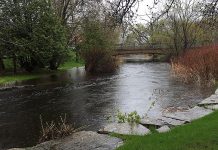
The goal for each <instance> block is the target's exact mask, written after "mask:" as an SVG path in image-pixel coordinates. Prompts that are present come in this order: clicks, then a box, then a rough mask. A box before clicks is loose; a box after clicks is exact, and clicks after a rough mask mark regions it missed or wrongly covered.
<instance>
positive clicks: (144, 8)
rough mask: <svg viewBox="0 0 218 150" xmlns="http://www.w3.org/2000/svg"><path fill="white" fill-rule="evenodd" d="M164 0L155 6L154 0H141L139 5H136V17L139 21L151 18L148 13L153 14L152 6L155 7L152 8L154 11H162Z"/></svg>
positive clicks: (142, 21)
mask: <svg viewBox="0 0 218 150" xmlns="http://www.w3.org/2000/svg"><path fill="white" fill-rule="evenodd" d="M164 1H165V0H162V1H161V2H159V3H158V4H157V5H156V6H155V8H153V6H154V0H141V1H140V2H139V4H138V5H136V6H135V8H134V11H135V12H137V14H138V16H137V18H135V20H136V22H137V23H146V20H149V17H148V16H147V15H149V14H151V11H150V10H149V7H150V8H153V9H152V10H153V11H154V12H157V11H160V10H161V9H163V5H164Z"/></svg>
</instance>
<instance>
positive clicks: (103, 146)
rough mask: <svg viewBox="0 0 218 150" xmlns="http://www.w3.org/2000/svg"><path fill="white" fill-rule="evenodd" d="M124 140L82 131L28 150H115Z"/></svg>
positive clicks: (27, 149)
mask: <svg viewBox="0 0 218 150" xmlns="http://www.w3.org/2000/svg"><path fill="white" fill-rule="evenodd" d="M122 144H123V142H122V140H121V139H119V138H116V137H111V136H109V135H103V134H98V133H96V132H92V131H81V132H77V133H74V134H73V135H71V136H69V137H66V138H64V139H61V140H53V141H48V142H44V143H41V144H39V145H36V146H34V147H31V148H26V150H114V149H116V148H117V147H119V146H121V145H122Z"/></svg>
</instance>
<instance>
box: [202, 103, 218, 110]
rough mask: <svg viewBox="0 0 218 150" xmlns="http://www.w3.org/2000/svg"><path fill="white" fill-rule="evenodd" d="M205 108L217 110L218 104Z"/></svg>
mask: <svg viewBox="0 0 218 150" xmlns="http://www.w3.org/2000/svg"><path fill="white" fill-rule="evenodd" d="M204 108H207V109H211V110H217V109H218V104H216V105H205V106H204Z"/></svg>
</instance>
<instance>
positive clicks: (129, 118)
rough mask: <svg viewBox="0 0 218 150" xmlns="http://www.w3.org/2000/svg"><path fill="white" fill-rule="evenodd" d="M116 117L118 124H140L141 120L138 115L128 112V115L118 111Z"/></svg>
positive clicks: (134, 112)
mask: <svg viewBox="0 0 218 150" xmlns="http://www.w3.org/2000/svg"><path fill="white" fill-rule="evenodd" d="M116 117H117V119H118V122H119V123H125V122H128V123H140V120H141V117H140V116H139V115H138V113H137V112H136V111H133V112H130V113H129V114H126V113H122V112H120V111H118V113H117V116H116Z"/></svg>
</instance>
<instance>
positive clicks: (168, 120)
mask: <svg viewBox="0 0 218 150" xmlns="http://www.w3.org/2000/svg"><path fill="white" fill-rule="evenodd" d="M160 119H161V120H162V121H164V123H165V125H169V126H180V125H183V124H185V123H187V121H183V120H177V119H173V118H168V117H164V116H162V117H161V118H160Z"/></svg>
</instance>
